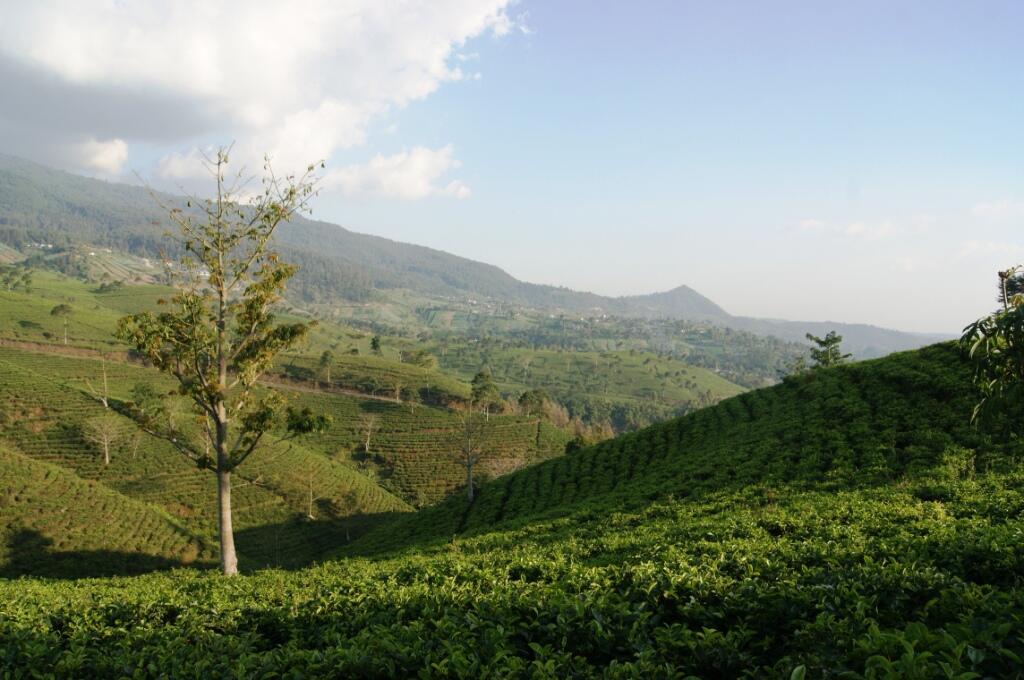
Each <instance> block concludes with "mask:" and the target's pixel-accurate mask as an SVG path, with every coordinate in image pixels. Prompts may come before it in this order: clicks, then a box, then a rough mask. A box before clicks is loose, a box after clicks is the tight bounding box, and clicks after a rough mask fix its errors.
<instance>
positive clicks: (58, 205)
mask: <svg viewBox="0 0 1024 680" xmlns="http://www.w3.org/2000/svg"><path fill="white" fill-rule="evenodd" d="M162 200H164V201H165V202H166V203H168V204H171V205H180V204H182V203H183V199H181V198H179V197H174V196H169V195H163V196H162ZM165 230H166V227H165V224H164V216H163V214H162V212H161V210H160V209H159V208H158V207H157V206H156V205H155V203H154V201H153V198H152V197H151V196H150V195H149V194H148V192H147V191H146V190H145V189H144V188H142V187H137V186H129V185H123V184H114V183H109V182H103V181H99V180H94V179H90V178H86V177H80V176H76V175H72V174H69V173H66V172H61V171H58V170H53V169H50V168H46V167H44V166H40V165H38V164H35V163H32V162H29V161H25V160H21V159H18V158H15V157H11V156H5V155H0V243H4V244H6V245H7V246H9V247H10V246H13V247H17V248H18V249H19V250H22V251H23V253H32V252H33V251H32V248H31V247H30V246H31V244H33V243H48V244H51V245H55V246H57V247H62V248H63V247H68V246H71V245H73V244H88V245H91V246H98V247H105V248H111V249H114V250H121V251H124V252H128V253H131V254H134V255H138V256H144V257H149V258H155V257H158V256H159V254H160V252H161V251H162V250H163V249H168V250H169V251H170V252H172V253H173V252H174V249H173V247H172V245H171V244H169V243H168V242H167V241H166V240H165V239H163V234H164V232H165ZM277 240H278V245H279V247H280V249H281V251H282V253H283V255H284V256H285V257H286V259H289V260H291V261H294V262H296V263H298V264H299V265H300V274H299V276H298V277H297V278H296V281H295V285H294V286H292V291H293V296H294V297H295V299H296V300H297V301H299V302H303V303H306V304H310V303H315V302H336V301H337V299H338V298H345V299H349V300H355V301H359V302H368V301H373V300H379V298H380V297H381V295H382V294H383V295H384V296H385V297H386V296H387V295H388V292H389V291H397V290H412V291H415V292H417V293H419V294H422V295H427V296H432V297H437V296H441V297H445V296H449V297H450V296H455V297H462V298H466V297H471V298H481V297H485V298H490V299H494V300H497V301H499V302H502V303H504V304H511V305H518V306H522V307H527V308H536V309H541V310H552V311H564V312H569V313H573V314H601V313H607V314H613V315H618V316H623V317H647V318H650V317H668V318H681V319H691V320H707V321H712V322H714V323H717V324H721V325H724V326H728V327H731V328H737V329H741V330H749V331H751V332H754V333H759V334H766V335H777V336H779V337H782V338H784V339H787V340H796V341H800V342H802V341H803V340H804V333H805V332H807V331H808V330H811V331H814V332H818V333H823V332H825V330H823V329H827V330H836V331H837V332H839V333H840V334H842V335H843V336H844V338H845V340H846V345H847V347H848V348H849V349H850V350H852V351H853V352H854V353H856V354H857V355H858V356H864V357H867V356H877V355H880V354H885V353H888V352H892V351H898V350H903V349H910V348H913V347H919V346H921V345H924V344H927V343H928V342H933V341H935V340H937V339H939V338H937V337H934V336H927V335H919V334H913V333H903V332H900V331H893V330H888V329H881V328H876V327H873V326H868V325H863V324H843V323H832V322H829V323H828V324H815V325H812V324H809V323H805V322H787V321H777V320H764V319H750V318H744V317H734V316H732V315H731V314H729V313H727V312H726V311H725V310H723V309H722V308H720V307H719V306H718V305H716V304H715V303H713V302H712V301H710V300H708V299H707V298H706V297H704V296H702V295H700V294H699V293H698V292H696V291H694V290H693V289H691V288H689V287H687V286H680V287H678V288H675V289H673V290H671V291H668V292H664V293H656V294H651V295H643V296H629V297H618V298H613V297H604V296H600V295H595V294H592V293H586V292H579V291H572V290H569V289H566V288H559V287H554V286H544V285H538V284H532V283H526V282H523V281H519V280H517V279H515V278H514V277H512V276H511V275H509V274H508V273H507V272H505V271H503V270H501V269H499V268H498V267H495V266H492V265H488V264H484V263H481V262H475V261H473V260H469V259H466V258H462V257H458V256H455V255H451V254H449V253H445V252H442V251H439V250H434V249H431V248H426V247H423V246H416V245H410V244H404V243H399V242H396V241H392V240H389V239H385V238H380V237H377V236H370V235H366V234H359V233H356V232H352V231H349V230H347V229H344V228H342V227H339V226H337V225H334V224H329V223H326V222H320V221H314V220H309V219H305V218H297V219H295V220H293V221H292V223H290V224H288V225H285V226H284V227H283V228H282V229H281V230H280V231H279V233H278V236H277ZM36 252H37V253H38V252H39V251H38V249H37V250H36ZM381 291H384V293H381Z"/></svg>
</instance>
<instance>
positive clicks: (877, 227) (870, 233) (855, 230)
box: [838, 222, 896, 241]
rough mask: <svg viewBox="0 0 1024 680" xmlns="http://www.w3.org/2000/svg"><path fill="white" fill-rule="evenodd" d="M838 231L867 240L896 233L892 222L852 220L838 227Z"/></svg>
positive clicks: (874, 239) (878, 238) (875, 239)
mask: <svg viewBox="0 0 1024 680" xmlns="http://www.w3.org/2000/svg"><path fill="white" fill-rule="evenodd" d="M838 231H839V233H841V234H843V235H844V236H849V237H850V238H856V239H863V240H867V241H878V240H881V239H886V238H889V237H891V236H893V235H894V234H895V233H896V229H895V228H894V227H893V225H892V223H891V222H850V223H849V224H845V225H842V226H840V227H838Z"/></svg>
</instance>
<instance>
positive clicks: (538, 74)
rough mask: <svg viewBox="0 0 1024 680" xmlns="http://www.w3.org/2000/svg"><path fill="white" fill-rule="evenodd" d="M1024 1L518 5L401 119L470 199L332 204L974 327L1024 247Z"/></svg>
mask: <svg viewBox="0 0 1024 680" xmlns="http://www.w3.org/2000/svg"><path fill="white" fill-rule="evenodd" d="M896 6H898V7H896ZM1022 8H1024V5H1021V4H1019V3H1004V4H998V3H984V4H981V3H946V4H943V3H934V2H929V3H875V4H871V3H848V4H847V6H846V7H845V8H840V7H838V3H790V4H788V5H787V4H783V5H773V7H772V8H771V9H769V8H767V6H764V5H762V4H761V3H678V2H665V3H614V2H603V3H579V2H559V3H522V4H521V5H520V9H521V10H523V11H525V12H527V13H528V16H527V19H526V21H527V24H528V26H529V28H530V30H531V33H529V34H528V35H521V34H516V35H509V36H504V37H501V38H483V39H481V40H477V41H474V42H473V43H471V44H470V45H469V46H467V48H466V50H467V51H469V52H471V53H473V54H475V55H478V56H477V57H476V58H474V59H473V60H472V62H471V63H472V66H473V67H474V68H477V69H479V71H480V72H481V74H482V76H481V78H480V80H478V81H470V82H466V83H459V84H455V85H452V86H450V87H445V88H443V89H442V90H441V91H440V92H438V93H437V94H436V95H434V96H432V97H431V98H429V99H427V100H426V101H423V102H421V103H417V104H416V105H413V106H410V107H408V108H407V109H404V110H402V111H400V112H398V113H397V114H395V115H394V116H393V117H392V119H391V120H389V121H385V122H382V125H395V126H396V127H397V132H394V134H393V139H386V140H382V141H381V142H380V145H381V148H387V147H391V148H393V149H399V148H402V147H403V146H408V145H409V144H412V143H414V140H417V141H418V142H419V143H427V144H428V145H436V144H445V143H450V144H452V145H453V146H454V149H455V151H456V153H457V156H458V158H459V159H460V160H461V162H462V167H461V168H460V169H459V170H460V173H459V174H460V177H462V178H463V179H464V181H465V182H466V183H467V185H468V186H470V187H471V189H472V196H471V197H470V198H469V199H468V200H466V201H449V200H445V199H442V198H437V199H430V200H429V207H428V206H425V205H422V204H399V205H389V206H386V207H387V208H389V209H388V210H386V211H383V210H382V208H384V207H385V206H383V205H382V203H383V202H381V201H373V202H361V201H340V200H339V201H337V202H331V203H330V205H326V206H324V208H323V212H324V214H325V215H327V216H329V217H332V218H335V219H337V220H338V221H340V222H342V223H344V224H347V225H350V226H352V227H353V228H356V229H360V230H365V231H371V232H373V233H378V234H382V235H387V236H390V237H393V238H396V239H400V240H404V241H413V242H416V243H423V244H426V245H432V246H435V247H440V248H443V249H445V250H450V251H452V252H456V253H459V254H463V255H466V256H469V257H473V258H475V259H481V260H485V261H488V262H493V263H496V264H499V265H501V266H503V267H505V268H506V269H508V270H509V271H511V272H512V273H513V274H515V275H517V276H520V277H522V278H526V279H528V280H532V281H543V282H551V283H556V284H562V285H567V286H571V287H575V288H582V289H588V290H594V291H597V292H601V293H608V294H622V293H640V292H648V291H653V290H660V289H666V288H671V287H673V286H676V285H679V284H683V283H685V284H688V285H691V286H693V287H695V288H697V289H698V290H700V291H702V292H704V293H705V294H707V295H709V296H710V297H711V298H712V299H714V300H716V301H718V302H719V303H720V304H722V305H724V306H725V307H726V308H727V309H729V310H730V311H733V312H734V313H743V314H753V315H759V316H773V317H788V318H802V319H822V318H828V319H836V320H847V321H864V322H869V323H876V324H882V325H888V326H896V327H901V328H908V329H914V330H936V331H956V330H959V328H960V327H961V326H962V325H963V323H965V322H966V321H967V320H968V319H969V318H970V317H972V316H975V315H978V314H980V313H983V312H984V311H986V310H987V308H988V306H989V305H990V303H991V299H992V288H993V281H994V269H995V268H996V267H999V266H1006V265H1009V264H1012V263H1013V262H1014V261H1015V260H1014V258H1017V259H1024V257H1022V255H1024V253H1022V251H1021V246H1022V245H1024V240H1022V238H1021V234H1022V233H1024V231H1022V230H1021V228H1020V227H1021V226H1022V223H1024V181H1022V180H1024V133H1022V122H1024V94H1022V93H1024V47H1022V46H1024V41H1022V40H1021V39H1020V32H1019V31H1020V27H1021V26H1024V12H1022V11H1021V10H1022ZM1004 203H1005V208H1001V206H1003V204H1004ZM986 206H987V207H988V208H990V210H988V212H987V213H986ZM979 213H980V214H979ZM1000 213H1005V214H1002V215H1000ZM858 225H860V226H858ZM940 281H941V282H940Z"/></svg>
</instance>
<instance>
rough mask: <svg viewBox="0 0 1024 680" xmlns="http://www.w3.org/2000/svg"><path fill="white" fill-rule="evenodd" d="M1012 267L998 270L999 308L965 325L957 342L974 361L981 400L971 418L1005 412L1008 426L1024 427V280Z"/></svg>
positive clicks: (1018, 269)
mask: <svg viewBox="0 0 1024 680" xmlns="http://www.w3.org/2000/svg"><path fill="white" fill-rule="evenodd" d="M1021 269H1022V268H1021V267H1020V266H1017V267H1013V268H1011V269H1008V270H1006V271H1002V272H999V302H1000V308H999V309H998V310H997V311H995V312H993V313H992V314H989V315H988V316H985V317H982V318H981V319H978V320H977V321H975V322H974V323H972V324H971V325H969V326H967V328H965V329H964V333H963V336H962V337H961V339H960V345H961V347H962V348H963V349H964V351H965V352H966V353H967V355H968V356H969V357H970V359H971V361H972V362H973V364H974V381H975V384H977V386H978V388H979V389H980V391H981V400H980V401H979V402H978V404H977V405H976V406H975V408H974V413H973V415H972V420H974V421H978V420H979V419H980V418H982V417H984V416H990V415H996V414H997V413H1000V412H1002V413H1007V414H1009V417H1008V418H1006V419H1005V422H1006V424H1007V426H1008V428H1009V429H1010V430H1011V431H1012V432H1014V433H1016V434H1020V433H1021V430H1022V429H1024V425H1022V422H1021V418H1020V415H1021V411H1024V285H1022V284H1024V281H1022V279H1021V277H1020V274H1019V272H1020V271H1021Z"/></svg>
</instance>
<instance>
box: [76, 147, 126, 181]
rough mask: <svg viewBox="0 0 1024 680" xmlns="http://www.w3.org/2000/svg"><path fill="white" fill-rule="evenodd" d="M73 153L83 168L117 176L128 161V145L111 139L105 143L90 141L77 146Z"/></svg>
mask: <svg viewBox="0 0 1024 680" xmlns="http://www.w3.org/2000/svg"><path fill="white" fill-rule="evenodd" d="M72 153H73V154H74V155H75V157H76V158H77V160H78V163H79V164H80V165H81V166H82V167H85V168H88V169H90V170H95V171H98V172H101V173H104V174H108V175H116V174H117V173H119V172H121V168H122V167H123V166H124V164H125V161H127V160H128V145H127V144H126V143H125V141H124V140H123V139H110V140H107V141H104V142H101V141H98V140H96V139H88V140H86V141H84V142H81V143H79V144H76V145H75V146H74V148H73V149H72Z"/></svg>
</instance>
